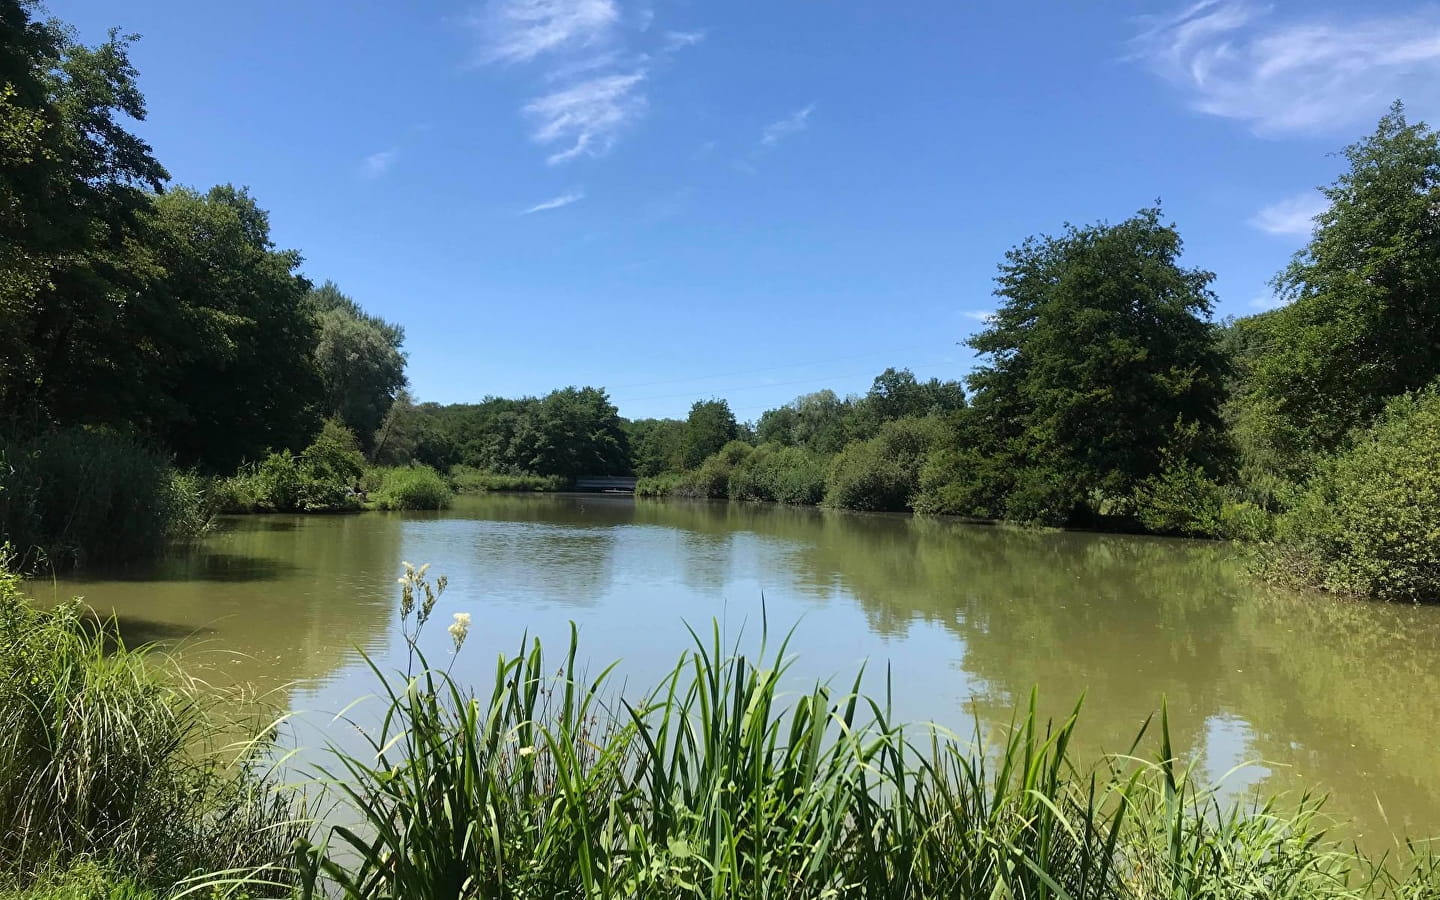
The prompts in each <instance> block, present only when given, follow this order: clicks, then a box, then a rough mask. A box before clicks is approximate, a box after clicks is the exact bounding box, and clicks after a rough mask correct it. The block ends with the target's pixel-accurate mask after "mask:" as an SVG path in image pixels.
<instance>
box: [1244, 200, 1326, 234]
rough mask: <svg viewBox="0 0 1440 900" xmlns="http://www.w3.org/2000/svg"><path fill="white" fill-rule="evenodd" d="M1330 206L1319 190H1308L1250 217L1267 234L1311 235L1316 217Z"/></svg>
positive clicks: (1271, 205)
mask: <svg viewBox="0 0 1440 900" xmlns="http://www.w3.org/2000/svg"><path fill="white" fill-rule="evenodd" d="M1329 207H1330V202H1329V201H1328V200H1326V199H1325V197H1324V195H1323V194H1321V193H1320V192H1319V191H1306V192H1305V193H1303V194H1296V195H1295V196H1294V197H1286V198H1285V199H1284V200H1281V201H1279V202H1277V203H1272V204H1270V205H1269V206H1267V207H1264V208H1263V209H1261V210H1259V211H1258V212H1256V213H1255V215H1253V216H1251V217H1250V224H1251V225H1253V226H1254V227H1256V228H1258V229H1260V230H1261V231H1263V232H1265V233H1266V234H1275V235H1281V236H1284V237H1309V235H1310V232H1311V231H1313V230H1314V229H1315V217H1316V216H1318V215H1320V214H1321V213H1322V212H1324V211H1325V210H1326V209H1328V208H1329Z"/></svg>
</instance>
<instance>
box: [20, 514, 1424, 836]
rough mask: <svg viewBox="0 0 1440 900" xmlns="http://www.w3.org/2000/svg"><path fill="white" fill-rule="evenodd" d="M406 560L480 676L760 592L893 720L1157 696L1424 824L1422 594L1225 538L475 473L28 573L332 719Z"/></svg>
mask: <svg viewBox="0 0 1440 900" xmlns="http://www.w3.org/2000/svg"><path fill="white" fill-rule="evenodd" d="M402 560H408V561H411V562H414V563H416V564H419V563H430V564H431V573H432V574H436V575H438V574H441V573H443V574H445V575H448V576H449V579H450V588H449V590H448V591H447V592H446V593H445V595H444V597H443V598H442V600H441V602H440V605H439V607H438V608H437V609H436V611H435V621H434V622H433V623H432V625H431V627H430V629H429V633H428V635H427V638H426V640H425V642H424V643H425V645H426V647H427V648H428V649H429V651H430V652H431V653H432V660H435V661H441V662H447V663H448V662H449V638H448V636H447V635H446V634H445V628H444V626H445V625H446V624H448V623H449V621H450V619H451V615H452V614H453V613H455V612H469V613H471V614H472V615H473V617H474V626H473V628H472V631H471V635H470V639H469V642H468V643H467V644H466V646H465V648H464V649H463V651H462V652H461V653H460V655H459V656H458V658H456V659H455V660H454V661H453V666H454V671H455V672H457V673H459V674H460V675H461V677H462V678H465V679H468V680H471V681H472V682H474V683H476V684H477V685H479V686H481V687H482V688H486V689H488V684H489V682H490V680H491V677H492V672H493V665H494V659H495V656H496V654H498V653H500V652H513V651H515V650H516V649H517V648H518V646H519V644H520V641H521V639H522V637H523V635H525V634H526V633H528V634H530V635H532V636H539V637H541V638H542V639H544V641H545V642H546V645H547V646H548V647H550V649H551V652H552V653H553V654H555V659H556V663H557V665H558V663H559V654H560V652H561V651H562V649H563V643H564V639H565V637H566V634H567V631H568V628H569V624H568V623H569V622H571V621H574V622H575V623H576V624H577V625H578V627H579V629H580V634H581V652H582V654H583V655H584V656H585V657H586V658H587V659H589V660H590V662H591V664H592V668H593V669H594V670H595V671H598V670H599V669H601V668H602V667H603V666H604V665H606V664H608V663H610V662H612V661H614V660H620V666H619V668H618V670H617V677H619V678H622V679H625V680H626V681H628V682H629V684H630V685H631V686H632V688H634V689H635V690H636V691H637V692H638V688H639V687H648V686H649V685H651V684H652V683H653V682H654V681H655V679H656V678H657V677H658V676H659V675H660V674H661V673H662V672H664V671H666V670H668V668H669V667H670V666H671V665H672V664H673V662H674V661H675V659H676V657H677V655H678V653H679V652H680V651H681V650H682V649H684V648H685V647H686V646H688V641H689V635H688V634H687V632H686V623H687V622H688V623H690V624H692V625H694V626H696V627H697V628H700V629H708V628H709V623H710V621H711V620H712V619H716V620H719V622H720V623H721V626H722V628H723V629H724V631H725V633H726V634H727V635H728V636H729V638H731V639H732V640H737V639H738V640H739V643H740V645H741V646H744V647H746V648H752V649H753V648H754V647H755V646H756V645H758V643H759V635H760V630H761V621H762V615H763V616H765V617H766V618H767V619H768V623H769V626H770V630H771V633H772V640H774V639H775V633H776V632H783V631H785V630H786V629H788V628H789V627H790V626H792V625H795V624H796V623H799V625H798V630H797V632H796V636H795V639H794V641H793V643H792V645H791V649H792V652H793V654H795V657H796V662H795V667H794V669H793V672H794V673H796V675H797V676H803V677H804V678H815V677H820V678H828V677H832V676H834V677H835V679H836V682H837V685H839V686H840V687H841V688H842V689H843V688H845V687H848V685H849V682H850V678H851V676H852V675H853V673H854V671H855V670H856V668H857V666H859V665H860V664H862V663H868V667H869V669H868V671H869V675H868V681H867V683H868V685H869V687H870V689H871V691H872V692H874V693H877V694H883V692H884V691H885V687H886V678H887V673H888V678H889V680H890V685H891V688H890V689H891V692H892V696H893V703H894V709H895V715H896V717H897V718H899V719H902V720H933V721H937V722H939V723H941V724H943V725H947V726H950V727H953V728H956V729H957V730H961V731H964V732H966V733H968V731H969V728H970V726H969V721H970V717H971V716H972V715H978V716H979V718H980V719H981V720H982V721H984V722H987V723H988V722H996V723H1003V722H1004V721H1007V720H1008V719H1009V716H1010V711H1011V710H1012V709H1013V708H1014V707H1015V706H1016V705H1017V704H1023V703H1025V702H1026V701H1027V698H1028V696H1029V693H1030V690H1031V687H1032V685H1037V686H1038V687H1039V690H1040V697H1041V705H1042V708H1043V709H1044V710H1045V711H1046V712H1047V713H1049V714H1052V715H1061V714H1064V713H1066V712H1068V710H1069V708H1070V707H1071V706H1073V704H1074V702H1075V700H1076V699H1077V698H1078V697H1079V696H1080V695H1081V693H1082V692H1083V693H1084V695H1085V707H1084V713H1083V715H1082V727H1081V729H1080V739H1081V741H1082V747H1084V748H1089V749H1091V750H1093V751H1096V752H1098V751H1099V750H1102V749H1103V750H1109V751H1117V752H1118V751H1124V750H1125V749H1126V748H1127V747H1128V746H1129V744H1130V740H1131V738H1132V737H1133V735H1134V733H1135V732H1136V730H1137V729H1138V728H1139V726H1140V724H1141V723H1142V722H1143V721H1144V720H1145V718H1146V717H1147V716H1149V715H1150V714H1152V713H1154V712H1155V711H1157V710H1158V708H1159V705H1160V702H1161V698H1162V697H1164V698H1167V699H1168V704H1169V711H1170V719H1171V724H1172V730H1173V733H1174V736H1175V739H1176V743H1177V744H1178V745H1179V746H1180V747H1183V748H1185V750H1187V751H1188V753H1189V754H1190V755H1191V756H1192V758H1194V759H1196V760H1198V762H1199V764H1200V766H1201V771H1202V772H1203V773H1204V774H1206V775H1207V776H1209V777H1211V778H1219V777H1221V776H1224V775H1226V773H1231V774H1229V776H1228V779H1227V784H1229V785H1230V786H1231V787H1232V789H1233V790H1235V791H1241V790H1244V789H1246V788H1249V787H1255V786H1258V787H1260V788H1262V789H1264V790H1266V791H1287V792H1291V793H1292V795H1298V793H1299V792H1301V791H1304V790H1307V789H1308V790H1325V791H1328V792H1329V793H1330V794H1331V802H1330V804H1329V806H1328V812H1329V814H1330V815H1331V816H1333V817H1335V818H1337V819H1339V820H1341V821H1343V822H1345V823H1347V824H1346V827H1347V833H1353V834H1354V835H1355V836H1356V837H1359V838H1361V839H1362V840H1363V841H1364V842H1366V843H1368V844H1371V845H1372V846H1376V845H1379V846H1383V844H1381V835H1382V834H1387V833H1389V832H1391V831H1398V832H1405V833H1409V834H1411V835H1415V836H1425V835H1430V834H1435V833H1440V786H1437V782H1436V780H1435V779H1434V778H1433V775H1434V772H1435V770H1436V761H1437V757H1440V750H1437V749H1436V741H1435V738H1436V735H1437V734H1440V652H1437V651H1440V609H1435V608H1417V607H1402V606H1384V605H1376V604H1363V603H1356V602H1350V601H1339V600H1335V599H1333V598H1327V597H1322V596H1310V595H1299V594H1295V593H1290V592H1284V591H1279V590H1274V589H1271V588H1268V587H1266V586H1264V585H1261V584H1258V583H1257V582H1255V581H1254V580H1252V579H1249V578H1247V577H1245V575H1244V573H1243V567H1242V565H1241V563H1240V561H1239V560H1238V559H1237V558H1236V553H1235V551H1234V550H1232V549H1231V548H1229V547H1226V546H1222V545H1215V544H1205V543H1197V542H1185V541H1175V540H1162V539H1153V538H1137V537H1127V536H1114V535H1094V534H1076V533H1036V532H1028V531H1020V530H1014V529H1008V528H993V527H985V526H975V525H965V524H959V523H953V522H941V521H927V520H917V519H911V518H908V517H900V516H867V515H857V514H850V513H838V512H824V511H819V510H813V509H790V508H778V507H769V506H752V505H742V504H729V505H727V504H710V503H681V502H654V501H650V502H647V501H639V502H636V501H632V500H629V499H623V498H609V497H585V496H502V495H492V496H480V497H461V498H459V500H458V501H457V503H456V505H455V508H454V509H451V510H448V511H446V512H442V513H409V514H400V513H365V514H360V515H351V516H312V517H301V516H254V517H245V518H234V519H228V520H226V521H224V522H223V523H222V525H221V527H220V529H219V530H218V531H217V533H215V534H214V535H213V536H211V537H210V538H208V539H207V540H206V541H205V543H204V544H203V545H202V546H200V547H197V548H194V549H192V550H190V551H187V552H185V553H183V554H178V555H176V556H174V557H172V558H170V559H168V560H165V561H163V562H161V563H159V564H157V565H155V566H151V567H146V568H143V569H135V570H130V571H125V572H120V573H114V572H111V573H106V574H103V575H100V574H96V575H93V576H91V577H87V578H72V579H66V580H62V581H59V582H54V583H52V582H36V583H33V584H32V586H31V589H32V592H33V593H35V594H36V595H37V596H39V597H41V598H42V599H48V598H50V597H52V596H59V597H65V596H70V595H75V594H79V595H83V596H84V597H85V598H86V600H87V601H88V602H89V603H91V604H92V605H94V606H96V607H97V608H98V609H100V610H102V611H105V612H109V611H112V610H113V612H114V613H115V615H116V616H117V617H118V618H119V619H120V621H121V623H122V626H123V627H124V629H125V630H126V633H127V635H128V636H129V638H130V639H131V640H132V641H146V642H148V641H157V642H162V643H163V644H165V645H166V646H173V647H177V648H178V649H179V652H180V653H181V654H182V658H183V660H184V661H185V664H186V665H187V667H189V668H190V669H192V670H193V671H195V672H197V673H198V674H200V675H201V676H202V677H205V678H207V679H208V680H210V681H212V682H214V683H217V684H228V683H243V684H247V685H252V686H254V687H255V688H256V689H258V690H260V691H265V692H270V697H271V699H272V700H274V701H276V702H278V703H281V704H283V705H284V706H285V707H287V708H288V709H290V710H293V711H295V712H297V713H300V714H301V720H302V721H306V722H309V723H312V724H315V723H320V724H323V723H324V722H326V721H328V719H329V715H330V714H333V713H334V712H335V711H337V710H340V709H342V708H345V707H346V706H347V705H348V704H350V703H351V702H352V701H354V700H356V699H357V698H359V697H362V696H364V695H367V694H369V693H371V692H372V691H373V689H374V682H373V677H372V676H371V674H370V673H369V672H368V670H366V668H365V667H364V663H363V661H362V660H361V658H360V651H362V650H363V651H365V652H366V653H368V654H370V655H371V656H372V657H373V658H375V659H376V660H377V661H378V662H379V664H380V665H381V666H382V667H387V668H393V667H395V666H399V665H403V658H402V657H401V655H400V654H401V651H402V648H403V642H402V641H401V639H400V635H399V630H398V612H397V593H398V588H397V585H396V578H397V576H398V574H399V571H400V567H401V562H402ZM797 686H798V682H797ZM361 709H362V710H363V706H362V707H361ZM360 714H361V715H363V713H360ZM315 727H316V728H318V724H316V725H315ZM332 732H333V729H332ZM298 733H299V734H300V735H301V736H302V738H303V739H304V740H306V741H307V742H309V741H313V742H316V743H318V742H319V741H320V740H321V739H322V738H321V737H320V735H319V732H318V731H316V730H313V729H310V726H306V727H302V728H301V729H300V730H299V732H298ZM341 740H343V738H341ZM1082 752H1083V751H1082ZM1237 767H1239V768H1238V770H1236V771H1234V772H1231V770H1232V769H1236V768H1237Z"/></svg>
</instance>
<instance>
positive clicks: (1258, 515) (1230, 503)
mask: <svg viewBox="0 0 1440 900" xmlns="http://www.w3.org/2000/svg"><path fill="white" fill-rule="evenodd" d="M1274 534H1275V515H1274V513H1271V512H1270V511H1269V510H1266V509H1263V508H1262V507H1259V506H1257V505H1255V504H1254V503H1251V502H1250V501H1248V500H1226V501H1225V502H1224V503H1222V504H1220V522H1219V530H1218V531H1217V532H1216V535H1215V536H1216V537H1220V538H1224V539H1225V540H1229V541H1247V542H1251V543H1254V542H1257V541H1268V540H1269V539H1270V538H1271V537H1273V536H1274Z"/></svg>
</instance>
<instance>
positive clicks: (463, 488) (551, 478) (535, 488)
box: [450, 465, 570, 494]
mask: <svg viewBox="0 0 1440 900" xmlns="http://www.w3.org/2000/svg"><path fill="white" fill-rule="evenodd" d="M450 484H451V485H452V486H453V487H454V488H455V492H456V493H459V494H480V493H485V492H487V491H515V492H526V493H529V492H554V491H563V490H565V489H566V488H568V487H570V481H569V479H566V478H563V477H561V476H559V475H531V474H529V473H522V474H518V475H512V474H505V473H501V472H486V471H485V470H483V469H477V468H474V467H473V466H464V465H461V466H452V467H451V469H450Z"/></svg>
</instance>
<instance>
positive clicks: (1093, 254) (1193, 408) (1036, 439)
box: [961, 208, 1226, 521]
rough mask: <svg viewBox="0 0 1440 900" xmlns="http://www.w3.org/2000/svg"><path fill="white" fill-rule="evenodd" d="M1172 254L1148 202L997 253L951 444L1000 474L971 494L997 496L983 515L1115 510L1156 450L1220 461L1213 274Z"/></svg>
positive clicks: (1172, 244) (1220, 378)
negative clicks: (991, 296)
mask: <svg viewBox="0 0 1440 900" xmlns="http://www.w3.org/2000/svg"><path fill="white" fill-rule="evenodd" d="M1180 251H1181V241H1180V235H1179V232H1177V231H1176V230H1175V228H1174V227H1173V226H1171V225H1166V224H1164V223H1162V221H1161V219H1160V210H1159V209H1158V208H1154V209H1145V210H1141V211H1140V212H1139V213H1137V214H1136V215H1135V216H1133V217H1132V218H1130V219H1127V220H1125V221H1123V222H1121V223H1119V224H1116V225H1105V224H1101V225H1093V226H1086V227H1083V228H1081V227H1076V226H1069V227H1067V228H1066V229H1065V231H1064V232H1063V233H1062V234H1060V235H1058V236H1043V237H1039V238H1033V237H1032V238H1030V239H1028V240H1026V241H1025V242H1024V243H1023V244H1021V245H1020V246H1018V247H1016V248H1014V249H1012V250H1010V251H1009V252H1008V253H1007V254H1006V257H1005V262H1004V263H1003V264H1002V265H1001V266H1000V274H999V276H998V277H997V279H996V281H997V288H996V291H995V293H996V295H997V296H998V297H999V298H1000V300H1001V303H1000V307H999V309H998V310H997V311H996V312H995V315H994V317H993V318H992V319H991V320H990V324H989V327H987V328H986V329H984V330H983V331H981V332H979V333H978V334H976V335H974V336H973V337H972V338H971V339H970V340H969V344H970V346H971V347H973V348H974V349H976V350H977V351H979V352H980V353H982V354H985V355H986V356H988V357H989V362H988V364H987V365H984V366H982V367H980V368H979V369H977V370H976V372H975V373H974V374H973V375H972V376H971V379H970V385H971V390H972V392H973V398H972V408H971V409H970V411H969V412H968V413H967V414H966V415H965V416H963V417H962V421H963V423H964V427H963V429H962V432H963V434H962V437H961V441H962V442H963V443H967V444H970V445H972V446H973V447H976V448H979V451H980V452H981V453H982V454H983V455H984V456H986V457H988V458H989V459H990V460H992V461H993V462H994V464H993V466H991V468H990V474H989V476H988V477H989V478H990V479H991V480H992V481H995V480H998V481H999V483H998V484H996V483H992V484H989V485H985V486H981V488H979V489H980V492H981V493H989V494H990V495H992V496H994V497H1006V498H1007V499H1006V500H1005V503H1006V505H1007V509H1006V510H1004V511H1002V510H992V511H991V514H1001V513H1002V512H1003V513H1008V514H1010V516H1011V517H1014V518H1020V519H1039V520H1046V521H1066V520H1069V519H1070V518H1071V517H1072V516H1073V514H1074V513H1075V511H1076V510H1077V509H1081V508H1089V509H1090V510H1091V511H1095V512H1098V511H1101V509H1102V507H1105V506H1106V505H1107V504H1108V505H1118V507H1119V508H1123V507H1124V506H1125V505H1126V504H1127V503H1128V500H1129V498H1130V496H1131V492H1132V490H1133V488H1134V486H1135V485H1136V484H1137V483H1138V482H1139V481H1141V480H1142V479H1145V478H1147V477H1149V476H1151V475H1153V474H1155V473H1157V472H1158V471H1159V470H1160V468H1161V465H1162V462H1163V461H1164V460H1165V458H1166V456H1165V455H1166V453H1167V451H1169V452H1171V453H1175V452H1177V450H1178V452H1180V453H1181V456H1182V457H1183V458H1186V459H1188V460H1193V461H1196V462H1198V463H1200V464H1201V465H1203V466H1204V467H1206V468H1207V469H1212V468H1218V467H1219V465H1220V464H1221V462H1222V461H1223V456H1224V439H1223V432H1222V430H1221V423H1220V418H1219V407H1220V402H1221V400H1222V398H1223V391H1224V388H1223V385H1224V377H1225V371H1226V366H1225V363H1224V361H1223V358H1222V357H1221V355H1220V353H1219V351H1218V348H1217V343H1216V335H1215V332H1214V329H1213V328H1212V327H1211V325H1210V324H1209V322H1208V321H1207V319H1208V317H1209V314H1210V310H1211V306H1212V304H1213V302H1214V297H1213V295H1212V294H1211V292H1210V289H1209V285H1210V282H1211V280H1212V279H1213V278H1214V276H1213V275H1212V274H1211V273H1209V272H1205V271H1202V270H1199V269H1186V268H1183V267H1182V266H1181V265H1180V264H1179V256H1180ZM1177 445H1183V446H1178V447H1177ZM981 505H984V504H981Z"/></svg>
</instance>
